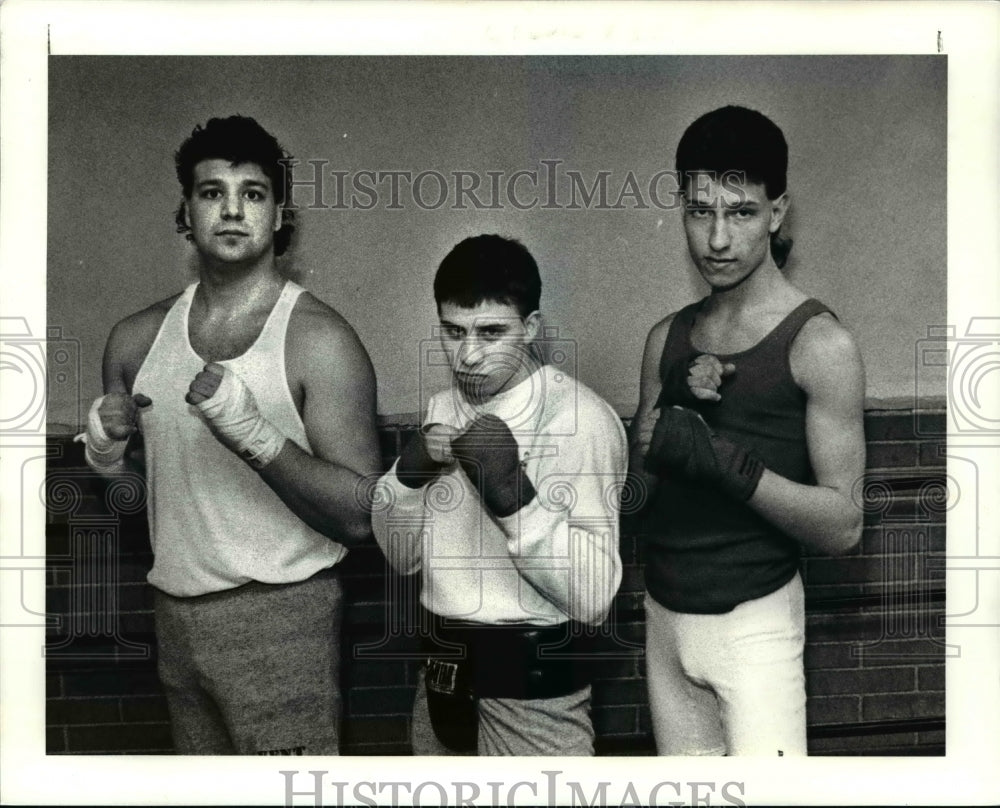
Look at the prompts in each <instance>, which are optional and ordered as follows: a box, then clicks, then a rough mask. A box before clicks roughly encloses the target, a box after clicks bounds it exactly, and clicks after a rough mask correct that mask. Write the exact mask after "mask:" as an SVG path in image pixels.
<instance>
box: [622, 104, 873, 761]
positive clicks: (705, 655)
mask: <svg viewBox="0 0 1000 808" xmlns="http://www.w3.org/2000/svg"><path fill="white" fill-rule="evenodd" d="M787 164H788V147H787V144H786V142H785V138H784V135H783V134H782V132H781V130H780V129H779V128H778V127H777V126H776V125H775V124H774V123H773V122H772V121H771V120H769V119H768V118H766V117H765V116H764V115H762V114H761V113H759V112H755V111H753V110H749V109H746V108H743V107H735V106H728V107H724V108H721V109H717V110H715V111H713V112H709V113H707V114H706V115H703V116H702V117H701V118H699V119H698V120H697V121H695V122H694V123H693V124H692V125H691V126H690V127H688V129H687V131H686V132H685V133H684V135H683V137H682V138H681V141H680V143H679V145H678V147H677V158H676V170H677V172H678V180H679V182H680V183H681V187H682V188H683V190H684V195H683V201H684V210H683V216H684V229H685V233H686V236H687V243H688V249H689V251H690V254H691V258H692V261H693V262H694V264H695V266H696V268H697V269H698V272H699V273H700V274H701V276H702V278H704V280H705V282H706V283H707V284H708V286H709V294H708V296H707V297H705V298H703V299H702V300H700V301H698V302H696V303H694V304H691V305H689V306H686V307H685V308H682V309H681V310H679V311H677V312H674V313H673V314H671V315H669V316H667V317H666V318H664V319H663V320H662V321H660V322H659V323H657V324H656V325H655V326H654V327H653V329H652V330H651V331H650V333H649V337H648V338H647V340H646V346H645V351H644V355H643V360H642V379H641V389H640V398H639V407H638V409H637V411H636V415H635V418H634V420H633V422H632V428H631V435H630V469H631V472H632V474H633V475H634V479H635V480H637V481H641V482H642V483H643V486H642V488H643V489H644V492H645V497H646V505H645V510H644V513H643V516H642V520H643V521H642V533H643V536H644V538H645V545H644V558H645V578H646V589H647V596H646V675H647V681H648V686H649V697H650V707H651V712H652V719H653V731H654V735H655V737H656V745H657V751H658V753H659V754H661V755H717V754H730V755H748V754H760V755H804V754H806V713H805V700H806V696H805V675H804V670H803V664H802V654H803V648H804V642H805V634H804V626H805V615H804V608H803V594H802V582H801V578H800V576H799V569H798V568H799V551H800V547H801V546H803V545H804V546H806V547H808V548H809V549H810V550H812V551H816V552H824V553H841V552H845V551H847V550H849V549H851V548H852V547H854V546H855V545H856V544H857V542H858V540H859V538H860V536H861V522H862V516H861V511H860V509H859V508H858V507H857V505H856V504H855V503H854V501H853V500H852V497H851V490H852V487H853V485H854V483H855V482H856V481H857V480H858V479H859V478H860V477H861V475H862V474H863V473H864V465H865V443H864V427H863V420H862V418H863V401H864V368H863V365H862V362H861V357H860V354H859V352H858V349H857V346H856V345H855V343H854V340H853V339H852V337H851V335H850V334H849V333H848V332H847V330H846V329H845V328H844V327H843V326H842V325H841V324H840V323H839V322H838V320H837V319H836V317H835V316H834V315H833V313H832V312H831V311H830V310H829V309H827V308H826V306H824V305H823V304H822V303H820V302H819V301H816V300H813V299H811V298H809V297H808V295H806V294H804V293H803V292H801V291H800V290H799V289H797V288H796V287H794V286H793V285H792V284H791V283H789V282H788V281H787V280H786V279H785V277H784V275H783V274H782V272H781V267H782V266H783V265H784V263H785V260H786V259H787V255H788V251H789V250H790V249H791V241H790V240H789V239H787V238H785V237H784V236H783V235H782V234H781V226H782V222H783V220H784V218H785V214H786V212H787V210H788V206H789V196H788V193H787V191H786V177H785V175H786V171H787Z"/></svg>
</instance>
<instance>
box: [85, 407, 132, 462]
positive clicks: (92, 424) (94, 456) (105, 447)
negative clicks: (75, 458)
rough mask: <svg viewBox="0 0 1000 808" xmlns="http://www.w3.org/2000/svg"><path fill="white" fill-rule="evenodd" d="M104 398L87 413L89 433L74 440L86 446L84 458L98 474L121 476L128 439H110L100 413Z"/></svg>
mask: <svg viewBox="0 0 1000 808" xmlns="http://www.w3.org/2000/svg"><path fill="white" fill-rule="evenodd" d="M104 398H105V397H104V396H101V397H100V398H97V399H95V401H94V403H93V404H91V405H90V412H89V413H87V431H86V432H83V433H81V434H80V435H77V436H76V438H74V440H75V441H83V443H84V444H86V447H87V448H86V449H85V450H84V457H86V459H87V465H88V466H90V467H91V468H92V469H93V470H94V471H96V472H97V473H98V474H119V473H121V472H123V471H125V447H126V446H127V445H128V438H125V439H124V440H115V439H114V438H110V437H108V433H107V432H105V431H104V424H102V423H101V414H100V412H98V410H100V408H101V404H102V403H103V402H104Z"/></svg>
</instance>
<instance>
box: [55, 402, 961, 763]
mask: <svg viewBox="0 0 1000 808" xmlns="http://www.w3.org/2000/svg"><path fill="white" fill-rule="evenodd" d="M383 420H385V421H386V422H385V423H384V425H383V427H382V429H381V433H380V439H381V446H382V454H383V461H384V463H385V464H386V467H388V465H389V464H390V463H391V462H392V460H393V459H394V457H395V455H396V454H397V453H398V451H399V447H400V445H401V441H403V440H406V438H407V436H408V434H409V432H410V431H412V425H409V424H399V423H392V422H390V421H389V419H383ZM397 420H399V419H397ZM914 422H915V421H914V413H913V412H911V411H900V410H895V411H879V410H870V411H868V412H867V413H866V418H865V428H866V436H867V440H868V474H867V476H866V479H865V481H864V485H859V486H858V497H859V501H864V503H865V531H864V537H863V539H862V542H861V544H860V546H859V547H858V548H857V549H856V550H854V551H853V552H851V553H850V554H848V555H845V556H842V557H839V558H825V557H808V558H806V559H805V561H804V565H803V567H804V577H805V581H806V598H807V600H806V608H807V640H808V642H807V647H806V669H807V686H808V692H809V703H808V714H809V746H810V751H811V753H812V754H838V755H839V754H943V752H944V715H945V699H944V681H945V677H944V661H945V656H946V647H945V645H944V644H943V630H942V628H941V627H940V622H941V617H942V615H943V613H944V579H943V574H942V573H941V572H940V568H935V566H934V565H933V563H932V562H933V559H934V558H935V557H942V556H943V554H944V551H945V527H944V523H945V513H944V509H945V502H946V500H947V496H945V495H944V492H945V488H944V486H945V476H944V472H945V469H944V459H943V456H942V451H939V450H943V445H944V438H943V437H939V438H937V439H936V440H935V439H927V438H926V437H925V438H920V437H919V436H918V435H916V434H915V430H914ZM920 424H921V429H920V430H919V431H920V433H921V434H924V435H926V434H927V432H928V431H930V432H931V434H935V433H936V434H938V435H940V436H943V434H944V413H943V412H932V413H927V412H921V414H920ZM928 425H930V427H931V428H930V429H929V430H928ZM935 425H938V426H939V427H940V428H939V429H937V430H935V429H934V428H933V427H934V426H935ZM50 447H51V448H50V451H51V453H52V458H51V460H50V463H49V469H48V477H47V483H48V502H49V509H48V519H47V537H48V555H49V570H48V572H47V583H48V588H47V609H48V612H49V614H50V615H53V616H57V617H58V618H59V620H58V621H54V624H53V625H52V626H51V627H50V628H49V630H48V638H47V639H48V648H47V651H46V664H47V691H46V693H47V710H46V725H47V751H48V753H49V754H66V753H71V754H85V753H91V754H98V753H103V754H112V753H128V754H152V753H168V752H170V750H171V744H170V731H169V723H168V719H167V712H166V706H165V703H164V700H163V695H162V691H161V690H160V686H159V683H158V680H157V677H156V663H155V657H156V648H155V637H154V634H153V617H152V596H151V592H150V589H149V586H148V585H147V584H146V583H145V573H146V571H147V570H148V569H149V566H150V565H151V563H152V557H151V553H150V548H149V538H148V532H147V529H146V521H145V513H144V511H143V509H142V505H143V497H142V486H141V484H139V481H138V479H137V478H136V479H135V480H131V481H129V480H126V481H124V482H122V483H119V484H116V485H112V486H107V485H106V484H105V483H103V482H102V481H99V480H96V479H95V478H94V476H93V475H92V474H90V473H89V471H88V470H87V469H86V467H85V465H84V463H83V457H82V447H81V445H80V444H73V443H72V442H70V440H69V439H68V437H67V436H53V437H52V438H50ZM621 552H622V560H623V562H624V565H625V574H624V579H623V583H622V587H621V590H620V591H619V594H618V596H617V598H616V602H615V609H614V612H613V621H614V624H613V625H614V634H615V636H616V637H617V638H619V639H620V640H624V641H626V642H625V643H621V642H617V643H606V644H605V646H604V647H605V649H606V650H614V649H618V650H619V651H620V650H621V648H622V646H623V645H625V644H626V643H631V644H634V645H635V646H641V643H642V638H643V623H642V574H641V558H640V555H639V548H637V546H636V541H635V539H634V537H632V536H624V537H623V538H622V546H621ZM344 573H345V583H346V591H347V601H348V604H349V605H348V608H347V612H346V614H345V632H344V637H345V644H344V653H345V663H344V693H345V700H344V708H345V709H344V722H343V749H344V752H345V753H347V754H390V755H391V754H407V753H408V746H407V735H408V721H409V711H410V706H411V703H412V698H413V688H414V686H415V681H416V680H415V670H416V663H415V661H414V659H413V658H412V657H413V654H414V652H415V651H416V646H417V643H416V638H415V637H414V636H413V635H412V633H411V632H409V631H408V630H407V627H406V626H405V625H399V626H397V627H395V628H392V627H391V628H390V629H389V630H387V629H386V622H387V620H386V617H387V614H388V615H389V616H390V618H394V616H395V615H396V614H398V612H392V611H390V612H387V610H386V606H385V604H386V600H387V593H392V592H402V593H403V596H404V597H405V598H408V599H411V600H412V599H413V598H414V597H415V591H414V589H415V588H414V587H412V586H400V579H398V578H397V577H396V576H394V575H391V574H387V571H386V567H385V562H384V560H383V558H382V556H381V554H380V552H379V551H378V549H377V548H376V547H375V546H374V544H372V545H371V546H367V547H364V548H361V549H358V550H355V551H353V552H352V553H351V554H350V555H349V556H348V558H347V559H346V560H345V562H344ZM393 599H394V598H389V600H393ZM391 622H392V620H390V623H391ZM598 675H599V678H598V680H597V682H596V683H595V687H594V699H593V704H594V707H593V717H594V724H595V727H596V730H597V735H598V743H597V748H598V753H599V754H614V755H636V754H638V755H643V754H651V753H652V738H651V730H650V721H649V710H648V707H647V706H646V689H645V682H644V679H643V669H642V659H641V657H640V656H639V655H638V654H637V653H624V654H622V653H620V654H618V656H617V658H607V659H603V660H601V661H600V662H599V663H598Z"/></svg>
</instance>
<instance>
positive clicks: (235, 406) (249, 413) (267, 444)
mask: <svg viewBox="0 0 1000 808" xmlns="http://www.w3.org/2000/svg"><path fill="white" fill-rule="evenodd" d="M195 406H196V407H197V408H198V410H199V411H200V412H201V414H202V415H204V416H205V419H206V421H207V422H208V426H209V428H210V429H211V430H212V432H213V433H215V435H216V437H218V439H219V440H220V441H221V442H222V443H223V444H224V445H225V446H226V447H228V448H229V449H231V450H232V451H233V452H235V453H236V454H238V455H239V456H240V457H241V458H242V459H243V460H245V461H246V462H247V463H249V464H250V465H251V466H252V467H253V468H255V469H257V470H258V471H259V470H260V469H262V468H264V467H265V466H266V465H267V464H268V463H270V462H271V461H272V460H274V458H276V457H277V456H278V454H279V452H281V448H282V447H283V446H284V445H285V436H284V435H282V434H281V432H279V431H278V429H277V428H276V427H275V426H274V425H273V424H272V423H271V422H270V421H268V420H267V419H266V418H265V417H264V416H263V415H261V414H260V410H258V409H257V402H256V401H255V400H254V397H253V393H251V392H250V388H249V387H247V386H246V384H245V383H244V382H243V380H242V379H241V378H240V377H239V376H237V375H236V374H235V373H233V372H232V371H231V370H230V369H229V368H225V369H224V372H223V374H222V381H221V382H219V388H218V389H217V390H216V391H215V393H214V394H213V395H212V397H211V398H207V399H205V400H204V401H202V402H201V403H200V404H196V405H195Z"/></svg>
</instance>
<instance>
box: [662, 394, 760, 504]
mask: <svg viewBox="0 0 1000 808" xmlns="http://www.w3.org/2000/svg"><path fill="white" fill-rule="evenodd" d="M645 467H646V470H647V471H649V472H652V473H653V474H663V473H666V474H674V475H678V476H680V477H683V478H684V479H686V480H689V481H691V482H701V483H707V484H709V485H714V486H717V487H719V488H721V489H722V490H723V491H725V492H726V493H728V494H729V495H730V496H733V497H736V498H737V499H740V500H744V501H745V500H748V499H750V497H752V496H753V492H754V491H756V490H757V483H759V482H760V478H761V475H762V474H763V473H764V462H763V461H762V460H761V459H760V458H759V457H757V455H755V454H754V453H753V452H751V451H748V450H747V449H745V448H743V447H742V446H740V445H738V444H736V443H733V442H732V441H731V440H728V439H726V438H724V437H722V436H720V435H717V434H716V433H715V432H713V431H712V430H711V429H710V428H709V426H708V424H706V423H705V421H704V420H702V418H701V417H700V416H699V415H698V414H697V413H696V412H693V411H691V410H686V409H684V408H683V407H667V408H665V409H663V410H661V411H660V418H659V420H658V421H657V422H656V426H655V427H654V428H653V439H652V441H650V444H649V451H648V452H647V453H646V461H645Z"/></svg>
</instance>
